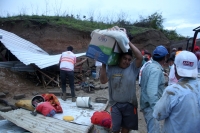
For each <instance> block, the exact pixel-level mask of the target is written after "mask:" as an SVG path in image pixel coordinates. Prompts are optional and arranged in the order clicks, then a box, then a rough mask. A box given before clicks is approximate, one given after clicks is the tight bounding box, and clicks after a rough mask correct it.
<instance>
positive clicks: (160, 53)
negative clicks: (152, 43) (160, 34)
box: [153, 45, 169, 65]
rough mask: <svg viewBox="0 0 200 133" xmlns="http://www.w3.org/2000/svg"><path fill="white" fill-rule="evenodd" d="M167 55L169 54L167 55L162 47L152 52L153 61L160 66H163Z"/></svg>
mask: <svg viewBox="0 0 200 133" xmlns="http://www.w3.org/2000/svg"><path fill="white" fill-rule="evenodd" d="M167 54H169V53H168V51H167V49H166V48H165V47H164V46H162V45H160V46H157V47H156V48H155V50H154V51H153V60H155V61H157V62H159V63H160V64H161V65H163V64H164V62H165V57H166V55H167Z"/></svg>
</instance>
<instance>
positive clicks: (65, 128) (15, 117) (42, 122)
mask: <svg viewBox="0 0 200 133" xmlns="http://www.w3.org/2000/svg"><path fill="white" fill-rule="evenodd" d="M0 115H1V116H2V117H4V118H5V119H7V120H9V121H11V122H13V123H15V124H16V125H17V126H19V127H22V128H24V129H26V130H28V131H30V132H33V133H87V132H89V130H90V126H84V125H78V124H74V123H70V122H65V121H62V120H59V119H55V118H52V117H45V116H43V115H40V114H38V115H37V116H33V115H31V114H30V111H28V110H25V109H17V110H12V111H9V112H1V111H0Z"/></svg>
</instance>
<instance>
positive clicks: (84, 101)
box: [76, 97, 92, 108]
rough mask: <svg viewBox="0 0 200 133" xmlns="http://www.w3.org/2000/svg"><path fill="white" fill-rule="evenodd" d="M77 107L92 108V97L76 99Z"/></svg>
mask: <svg viewBox="0 0 200 133" xmlns="http://www.w3.org/2000/svg"><path fill="white" fill-rule="evenodd" d="M76 106H77V107H86V108H87V107H88V108H90V107H92V105H91V99H90V97H77V98H76Z"/></svg>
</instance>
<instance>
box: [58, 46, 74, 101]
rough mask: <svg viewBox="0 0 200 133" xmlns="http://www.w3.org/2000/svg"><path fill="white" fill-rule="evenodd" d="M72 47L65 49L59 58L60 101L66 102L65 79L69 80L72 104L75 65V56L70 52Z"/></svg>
mask: <svg viewBox="0 0 200 133" xmlns="http://www.w3.org/2000/svg"><path fill="white" fill-rule="evenodd" d="M72 50H73V47H72V46H69V47H67V51H65V52H63V53H62V55H61V57H60V62H59V66H60V77H61V85H62V94H63V95H62V97H61V99H62V100H64V101H66V78H68V79H69V87H70V89H71V95H72V102H75V101H76V98H75V91H74V65H75V63H76V56H75V54H74V53H73V52H72Z"/></svg>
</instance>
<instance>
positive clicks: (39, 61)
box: [0, 29, 85, 69]
mask: <svg viewBox="0 0 200 133" xmlns="http://www.w3.org/2000/svg"><path fill="white" fill-rule="evenodd" d="M0 34H1V35H2V39H0V41H1V42H2V43H3V44H4V46H5V47H6V48H7V49H9V50H10V52H11V53H12V54H13V55H15V56H16V57H17V58H18V59H19V60H20V61H21V62H23V63H24V64H25V65H30V64H35V65H36V66H38V67H39V68H40V69H43V68H46V67H49V66H52V65H56V64H58V63H59V59H60V55H61V54H58V55H49V54H48V53H47V52H45V51H44V50H42V49H41V48H39V47H38V46H37V45H35V44H33V43H31V42H29V41H27V40H25V39H23V38H21V37H19V36H17V35H15V34H13V33H11V32H8V31H5V30H2V29H0ZM82 55H85V53H80V54H76V57H80V56H82Z"/></svg>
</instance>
